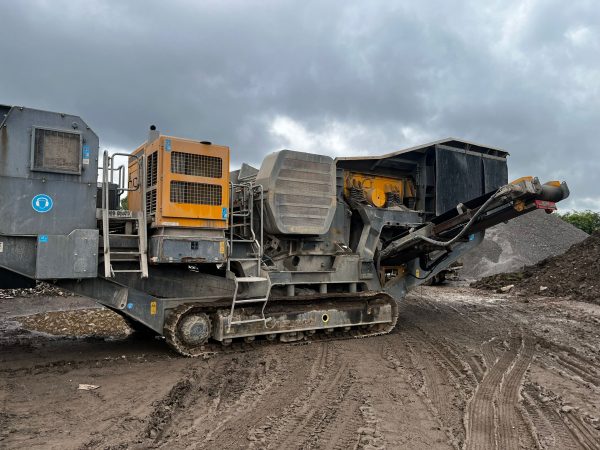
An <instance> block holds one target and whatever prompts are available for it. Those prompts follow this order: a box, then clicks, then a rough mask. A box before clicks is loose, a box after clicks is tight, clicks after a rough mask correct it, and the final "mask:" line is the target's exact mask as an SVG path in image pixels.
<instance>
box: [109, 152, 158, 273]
mask: <svg viewBox="0 0 600 450" xmlns="http://www.w3.org/2000/svg"><path fill="white" fill-rule="evenodd" d="M116 156H126V157H127V158H135V160H136V162H137V164H138V174H139V181H138V184H137V186H133V187H125V186H124V179H125V177H124V176H122V175H121V174H122V173H124V170H123V166H120V167H119V168H116V169H115V167H114V158H115V157H116ZM115 171H117V172H118V174H119V178H118V184H117V186H118V188H117V198H119V197H120V195H121V194H122V193H123V192H127V191H129V192H131V191H137V190H139V191H140V192H141V201H140V203H141V211H129V210H120V209H110V201H109V199H110V185H111V184H113V185H114V172H115ZM145 173H146V172H145V167H144V156H143V155H130V154H127V153H113V154H112V156H111V155H109V154H108V151H106V150H105V151H104V159H103V164H102V209H101V219H102V243H103V247H104V253H103V256H104V276H105V277H106V278H113V277H114V276H115V274H116V273H139V274H140V277H141V278H148V239H147V234H146V226H147V219H146V193H145V191H146V177H145ZM109 174H110V177H109ZM111 223H112V224H114V225H117V227H113V231H112V232H111ZM115 228H117V231H116V232H115ZM121 231H124V233H123V232H121ZM134 232H135V233H134ZM111 238H123V239H122V241H123V240H127V241H130V242H133V245H132V246H131V247H129V246H128V247H124V246H123V245H121V246H119V247H117V248H118V250H117V249H115V250H113V249H112V248H111ZM121 244H122V242H121ZM126 261H127V262H132V261H133V262H136V263H137V267H135V268H133V269H132V268H126V269H116V268H114V267H113V263H116V262H126Z"/></svg>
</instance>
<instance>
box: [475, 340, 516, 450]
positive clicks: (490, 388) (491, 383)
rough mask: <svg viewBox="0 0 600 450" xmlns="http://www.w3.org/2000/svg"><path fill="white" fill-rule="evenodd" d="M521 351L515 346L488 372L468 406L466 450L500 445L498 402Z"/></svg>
mask: <svg viewBox="0 0 600 450" xmlns="http://www.w3.org/2000/svg"><path fill="white" fill-rule="evenodd" d="M517 357H519V352H518V351H517V349H516V348H515V345H514V343H513V345H511V346H510V347H509V348H508V349H507V350H506V351H505V352H504V354H503V355H502V356H500V358H499V359H498V361H497V362H496V363H495V364H494V365H493V366H491V367H490V368H489V370H488V371H487V372H486V374H485V376H484V377H483V380H482V381H481V384H479V386H478V387H477V389H476V390H475V393H474V395H473V397H472V398H471V400H470V402H469V404H468V405H467V412H466V414H465V425H466V429H467V440H466V448H468V449H492V448H498V446H497V442H498V441H497V429H498V426H499V424H498V416H497V414H496V407H495V402H496V399H497V397H498V394H499V390H500V388H501V384H502V380H503V378H504V377H505V376H506V374H507V372H508V371H509V369H510V367H511V365H512V364H513V361H514V360H515V358H517Z"/></svg>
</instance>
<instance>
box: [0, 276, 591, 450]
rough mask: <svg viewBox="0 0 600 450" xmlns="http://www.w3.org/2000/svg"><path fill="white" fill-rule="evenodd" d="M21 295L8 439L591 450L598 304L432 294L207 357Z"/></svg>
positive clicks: (1, 372) (3, 365)
mask: <svg viewBox="0 0 600 450" xmlns="http://www.w3.org/2000/svg"><path fill="white" fill-rule="evenodd" d="M11 300H12V303H10V301H11ZM27 300H28V301H24V300H19V299H3V300H2V301H0V317H1V318H2V319H0V329H1V331H0V447H2V448H10V449H12V448H57V449H58V448H60V449H64V448H85V449H87V448H111V449H124V448H169V449H173V448H175V449H177V448H198V449H204V448H210V449H212V448H257V449H258V448H324V449H347V448H371V449H374V448H406V449H438V448H439V449H446V448H478V449H489V448H499V449H512V448H556V449H568V448H588V449H592V448H600V431H599V430H600V424H599V422H598V417H600V411H599V409H600V306H598V305H594V304H589V303H582V302H577V301H574V300H568V301H566V300H562V299H556V298H553V299H549V298H542V297H518V296H511V295H510V294H496V293H489V292H484V291H477V290H473V289H470V288H465V287H427V288H420V289H418V290H417V291H416V292H414V293H413V294H411V296H410V297H409V298H408V299H407V300H406V301H405V302H404V303H403V304H402V306H401V315H400V319H399V323H398V326H397V327H396V329H395V330H394V331H393V332H392V333H391V334H390V335H387V336H381V337H373V338H368V339H353V340H345V341H335V342H315V343H309V344H303V345H301V344H273V345H267V346H261V345H258V344H256V345H253V347H252V348H249V349H248V351H244V352H235V353H223V354H219V355H216V356H214V357H211V358H210V359H206V360H203V359H185V358H181V357H178V356H177V355H175V354H174V353H172V352H171V351H170V350H169V349H168V348H167V347H166V345H165V344H164V343H163V342H161V341H160V340H157V339H143V338H141V337H139V336H136V335H135V334H132V335H128V334H127V332H125V333H123V330H124V328H123V325H124V324H123V323H122V322H121V319H120V318H118V317H117V316H114V317H113V319H114V324H113V326H114V328H115V332H114V333H111V330H110V326H109V324H110V317H108V316H106V312H105V311H102V310H98V309H96V310H89V309H88V310H86V309H80V308H89V307H90V306H91V304H89V303H87V302H86V301H85V300H80V299H77V298H69V299H64V298H62V299H57V301H56V302H53V301H52V300H51V299H46V300H45V301H42V300H39V299H33V300H32V299H27ZM31 301H33V302H37V303H33V304H32V303H31ZM57 307H58V309H68V310H73V309H75V310H76V313H75V314H74V313H71V312H62V313H52V312H48V311H50V310H53V309H57ZM40 309H43V310H44V312H43V313H41V314H38V315H37V316H33V317H32V316H30V314H31V313H32V312H34V311H36V310H37V311H39V310H40ZM84 312H85V314H79V313H84ZM15 316H16V317H15ZM95 320H98V321H99V323H101V324H102V325H101V328H100V329H99V331H98V332H97V333H96V335H95V336H92V337H89V336H88V337H85V338H75V337H74V335H89V334H90V330H92V333H93V329H94V326H90V325H89V324H90V323H92V324H94V325H95V322H94V321H95ZM77 321H79V323H76V324H75V325H74V324H73V323H74V322H77ZM22 324H27V325H26V326H27V327H29V328H38V329H41V328H43V327H44V326H45V327H46V328H45V330H46V331H52V330H51V327H52V326H54V327H60V330H62V329H63V328H66V330H65V331H62V334H70V336H63V337H52V336H50V335H47V334H44V333H30V332H28V331H26V330H24V329H23V325H22ZM49 324H52V325H49ZM79 383H86V384H93V385H98V386H100V387H99V388H98V389H96V390H93V391H83V390H78V389H77V387H78V385H79Z"/></svg>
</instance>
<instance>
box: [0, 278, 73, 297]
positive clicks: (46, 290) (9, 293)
mask: <svg viewBox="0 0 600 450" xmlns="http://www.w3.org/2000/svg"><path fill="white" fill-rule="evenodd" d="M73 295H74V294H73V293H72V292H69V291H63V290H62V289H59V288H57V287H56V286H53V285H51V284H48V283H44V282H42V281H38V282H37V283H36V286H35V287H34V288H29V289H0V298H23V297H52V296H59V297H70V296H73Z"/></svg>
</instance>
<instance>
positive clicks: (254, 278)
mask: <svg viewBox="0 0 600 450" xmlns="http://www.w3.org/2000/svg"><path fill="white" fill-rule="evenodd" d="M229 187H230V189H229V192H230V199H229V205H230V208H229V258H227V278H229V279H231V280H233V282H234V283H235V289H234V292H233V301H232V302H231V311H230V313H229V320H228V325H227V331H229V330H230V329H231V326H232V325H241V324H247V323H256V322H263V323H264V324H265V325H266V324H267V321H268V320H269V319H268V318H266V317H265V307H266V306H267V303H268V301H269V295H270V294H271V287H272V284H271V279H270V278H269V273H268V272H267V271H264V270H263V269H262V257H263V217H264V198H263V188H262V186H261V185H257V186H255V185H254V183H253V182H252V181H247V182H239V183H229ZM255 198H257V204H256V205H255ZM255 206H256V207H257V209H258V213H259V216H258V217H255V211H254V209H255ZM255 225H258V228H259V230H260V231H259V235H258V237H257V236H256V233H255V231H254V227H255ZM239 247H242V249H246V254H242V255H237V254H236V251H235V250H236V249H237V248H239ZM232 262H239V263H240V265H241V266H242V268H243V271H244V275H245V276H242V277H238V276H237V275H236V274H235V273H234V272H233V271H232V270H231V263H232ZM240 284H244V285H245V286H246V287H247V288H248V289H249V290H250V291H251V293H252V294H254V295H256V296H255V297H250V298H243V299H238V294H239V290H240ZM257 291H258V293H257ZM248 304H255V305H259V304H262V308H261V313H260V318H252V319H238V320H234V313H235V311H236V307H237V306H239V305H248Z"/></svg>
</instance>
